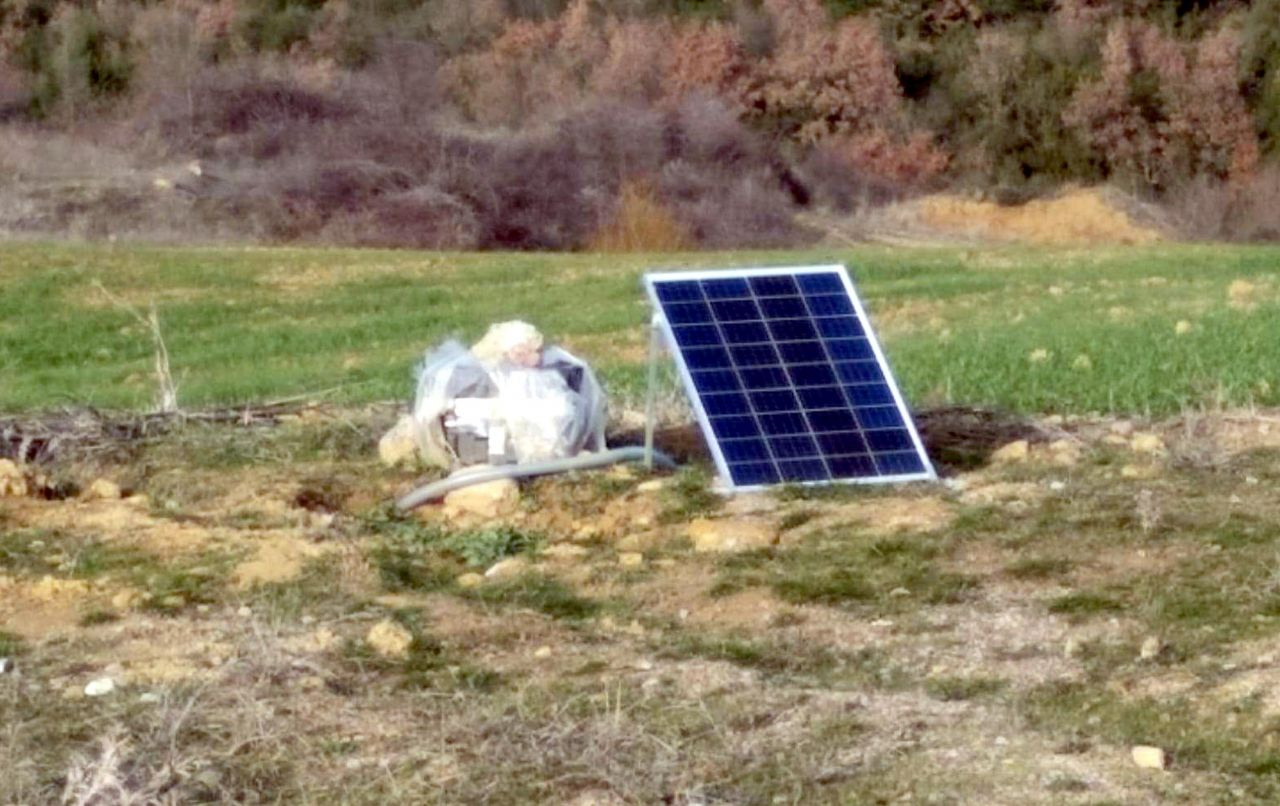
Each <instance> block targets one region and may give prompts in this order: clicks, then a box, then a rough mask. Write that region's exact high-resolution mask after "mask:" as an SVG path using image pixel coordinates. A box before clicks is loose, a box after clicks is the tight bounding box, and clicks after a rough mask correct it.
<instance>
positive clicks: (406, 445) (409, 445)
mask: <svg viewBox="0 0 1280 806" xmlns="http://www.w3.org/2000/svg"><path fill="white" fill-rule="evenodd" d="M415 431H416V426H415V425H414V422H413V418H412V417H410V416H409V415H407V414H406V415H405V416H403V417H401V418H400V419H399V420H398V421H396V424H395V425H393V426H392V427H391V430H389V431H387V433H385V434H383V435H382V439H380V440H378V459H379V460H380V461H381V462H382V463H383V464H384V465H386V466H387V467H395V466H397V465H402V464H409V463H410V462H412V461H413V459H414V458H415V457H416V456H417V455H418V441H417V440H416V439H415V438H414V432H415Z"/></svg>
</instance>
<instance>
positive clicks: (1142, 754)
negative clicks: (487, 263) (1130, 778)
mask: <svg viewBox="0 0 1280 806" xmlns="http://www.w3.org/2000/svg"><path fill="white" fill-rule="evenodd" d="M1129 754H1130V755H1131V756H1132V757H1133V763H1134V764H1137V765H1138V766H1139V767H1142V768H1143V769H1145V770H1163V769H1164V768H1165V764H1166V761H1167V760H1166V758H1165V754H1164V750H1161V749H1160V748H1159V747H1152V746H1151V745H1147V744H1139V745H1135V746H1134V748H1133V749H1132V750H1130V751H1129Z"/></svg>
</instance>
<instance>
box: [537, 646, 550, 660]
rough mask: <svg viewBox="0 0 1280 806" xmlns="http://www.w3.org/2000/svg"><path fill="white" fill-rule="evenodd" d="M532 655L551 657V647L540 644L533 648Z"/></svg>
mask: <svg viewBox="0 0 1280 806" xmlns="http://www.w3.org/2000/svg"><path fill="white" fill-rule="evenodd" d="M533 656H534V657H535V658H538V659H545V658H549V657H551V647H549V646H540V647H538V648H537V649H536V650H534V653H533Z"/></svg>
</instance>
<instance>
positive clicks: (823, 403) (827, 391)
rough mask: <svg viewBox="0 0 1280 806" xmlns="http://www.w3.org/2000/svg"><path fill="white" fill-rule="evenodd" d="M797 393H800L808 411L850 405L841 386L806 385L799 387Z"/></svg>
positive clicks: (840, 407)
mask: <svg viewBox="0 0 1280 806" xmlns="http://www.w3.org/2000/svg"><path fill="white" fill-rule="evenodd" d="M796 394H798V395H800V402H801V403H803V404H804V406H803V408H804V409H805V410H806V411H808V410H812V409H843V408H847V407H848V406H849V401H848V400H846V399H845V396H844V392H843V391H842V390H841V389H840V387H839V386H805V387H802V388H800V389H797V390H796Z"/></svg>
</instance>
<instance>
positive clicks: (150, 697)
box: [138, 691, 161, 705]
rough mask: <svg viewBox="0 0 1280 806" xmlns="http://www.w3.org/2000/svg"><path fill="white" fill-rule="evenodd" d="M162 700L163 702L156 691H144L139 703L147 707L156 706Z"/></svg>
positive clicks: (139, 697)
mask: <svg viewBox="0 0 1280 806" xmlns="http://www.w3.org/2000/svg"><path fill="white" fill-rule="evenodd" d="M160 700H161V697H160V695H159V694H157V693H155V692H154V691H144V692H143V693H142V694H141V695H139V696H138V702H140V703H145V704H147V705H155V704H156V703H158V702H160Z"/></svg>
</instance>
